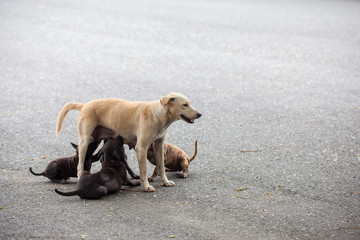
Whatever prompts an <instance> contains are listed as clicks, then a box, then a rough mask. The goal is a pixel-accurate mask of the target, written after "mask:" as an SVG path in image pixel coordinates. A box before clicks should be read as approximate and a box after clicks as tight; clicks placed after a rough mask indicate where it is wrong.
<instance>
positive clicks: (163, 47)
mask: <svg viewBox="0 0 360 240" xmlns="http://www.w3.org/2000/svg"><path fill="white" fill-rule="evenodd" d="M359 29H360V2H358V1H322V0H318V1H300V0H299V1H296V0H294V1H246V0H244V1H231V0H228V1H216V0H214V1H187V0H184V1H166V0H154V1H110V0H109V1H95V0H92V1H49V0H42V1H10V0H4V1H1V2H0V80H1V81H0V84H1V85H0V86H1V89H2V91H1V95H0V100H1V101H0V130H1V134H0V151H1V155H0V163H1V165H0V229H1V231H0V238H1V239H81V238H83V239H171V238H176V239H359V238H360V212H359V206H360V185H359V183H360V179H359V178H360V175H359V170H360V148H359V143H360V142H359V138H360V131H359V127H360V100H359V96H360V84H359V80H360V71H359V70H360V68H359V66H360V65H359V64H360V31H359ZM168 92H180V93H183V94H185V95H187V96H188V97H189V98H190V99H192V102H193V105H194V106H195V108H197V109H198V110H199V111H200V112H201V113H202V114H203V116H202V117H201V118H200V119H199V120H197V121H196V122H195V124H192V125H190V124H187V123H185V122H176V123H174V124H173V125H172V126H170V128H169V131H168V136H167V141H168V142H170V143H173V144H175V145H177V146H178V147H180V148H182V149H183V150H185V151H186V152H187V153H188V154H189V155H190V154H192V153H193V144H194V141H195V140H196V139H198V141H199V153H198V156H197V158H196V159H195V160H194V162H192V164H191V165H190V175H189V178H188V179H181V178H179V176H178V174H177V173H169V174H168V177H169V179H171V180H173V181H174V182H176V184H177V186H176V187H173V188H166V187H162V186H160V185H161V183H160V180H158V181H156V182H155V183H154V184H153V185H154V187H156V188H157V191H156V192H154V193H145V192H143V191H142V188H141V187H136V188H132V189H128V190H124V191H121V192H119V193H117V194H114V195H111V196H106V197H104V198H103V199H101V200H97V201H94V200H93V201H90V200H87V201H83V200H81V199H79V198H78V197H63V196H59V195H57V194H56V193H55V192H54V189H55V188H59V189H62V190H65V191H66V190H72V189H74V188H75V187H76V179H72V180H71V183H70V184H67V185H60V184H54V183H51V182H49V181H48V180H47V179H46V178H43V177H36V176H33V175H31V174H30V173H29V171H28V168H29V167H30V166H31V167H33V168H34V169H36V170H39V171H40V170H42V169H43V168H44V167H45V166H46V164H47V163H48V162H49V161H50V160H52V159H55V158H57V157H61V156H70V155H72V154H73V150H72V147H71V146H70V144H69V142H70V141H72V142H76V141H77V133H76V119H77V116H78V113H77V112H76V111H73V112H70V113H69V115H68V116H67V118H66V119H65V122H64V127H63V130H62V132H61V133H60V135H59V136H58V137H56V135H55V124H56V118H57V114H58V113H59V111H60V109H61V108H62V106H63V105H64V104H65V103H67V102H70V101H76V102H87V101H90V100H93V99H97V98H105V97H116V98H123V99H128V100H146V101H150V100H157V99H160V98H161V97H162V96H164V95H166V94H167V93H168ZM127 154H128V157H129V164H130V165H131V166H132V167H133V168H134V170H135V171H136V172H138V167H137V160H136V157H135V152H134V151H128V150H127ZM42 156H44V157H46V158H42ZM99 168H100V166H99V163H96V164H95V165H94V170H95V171H96V170H97V169H99ZM151 170H152V167H149V174H150V171H151ZM242 189H245V190H242ZM240 190H242V191H240Z"/></svg>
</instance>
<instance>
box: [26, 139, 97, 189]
mask: <svg viewBox="0 0 360 240" xmlns="http://www.w3.org/2000/svg"><path fill="white" fill-rule="evenodd" d="M71 145H72V146H73V148H75V149H76V154H75V155H74V156H72V157H63V158H58V159H55V160H53V161H51V162H49V163H48V165H47V166H46V168H45V170H44V171H43V172H42V173H35V172H33V170H32V168H31V167H30V168H29V170H30V172H31V173H32V174H34V175H36V176H45V177H47V178H49V179H50V180H51V181H52V182H55V183H66V180H67V179H68V178H70V177H77V175H76V174H77V165H78V162H79V155H78V150H77V145H75V144H73V143H71ZM98 145H99V143H98V142H97V141H91V142H90V144H89V146H88V149H87V152H86V157H85V164H84V169H86V171H90V169H91V164H92V163H93V162H96V161H98V160H99V158H100V155H98V154H96V155H94V156H93V155H92V154H93V153H94V152H95V150H96V148H97V147H98Z"/></svg>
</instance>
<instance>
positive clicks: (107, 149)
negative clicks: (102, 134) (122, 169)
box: [101, 136, 125, 161]
mask: <svg viewBox="0 0 360 240" xmlns="http://www.w3.org/2000/svg"><path fill="white" fill-rule="evenodd" d="M101 152H102V154H103V155H104V156H105V157H104V160H105V161H107V160H111V161H123V160H125V150H124V140H123V138H122V137H121V136H117V137H116V138H115V139H109V140H107V141H106V143H105V144H104V146H103V147H102V149H101Z"/></svg>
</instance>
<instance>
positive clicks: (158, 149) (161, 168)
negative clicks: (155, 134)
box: [153, 138, 176, 187]
mask: <svg viewBox="0 0 360 240" xmlns="http://www.w3.org/2000/svg"><path fill="white" fill-rule="evenodd" d="M164 140H165V139H164V138H162V139H159V140H156V141H155V142H154V145H153V146H154V153H155V160H156V167H157V168H158V172H159V174H160V177H161V181H162V185H163V186H167V187H173V186H176V184H175V183H174V182H173V181H169V180H168V178H167V177H166V174H165V164H164Z"/></svg>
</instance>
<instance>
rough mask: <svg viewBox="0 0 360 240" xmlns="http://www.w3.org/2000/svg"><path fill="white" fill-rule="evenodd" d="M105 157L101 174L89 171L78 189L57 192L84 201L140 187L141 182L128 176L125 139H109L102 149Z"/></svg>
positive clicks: (81, 177)
mask: <svg viewBox="0 0 360 240" xmlns="http://www.w3.org/2000/svg"><path fill="white" fill-rule="evenodd" d="M101 152H102V153H103V156H104V161H103V162H102V168H101V170H100V171H99V172H97V173H93V174H91V173H90V172H88V171H84V173H83V174H82V175H81V176H80V178H79V181H78V188H77V190H75V191H72V192H61V191H59V190H58V189H55V192H56V193H58V194H60V195H63V196H74V195H78V196H79V197H80V198H83V199H98V198H101V197H102V196H105V195H106V194H108V193H115V192H117V191H119V190H120V187H121V186H122V185H129V186H138V185H140V181H135V180H130V179H128V177H127V175H126V167H125V164H124V161H125V151H124V146H123V139H122V138H121V137H120V136H118V137H116V138H115V139H109V140H108V141H107V142H106V143H105V144H104V147H103V148H102V149H101Z"/></svg>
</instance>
